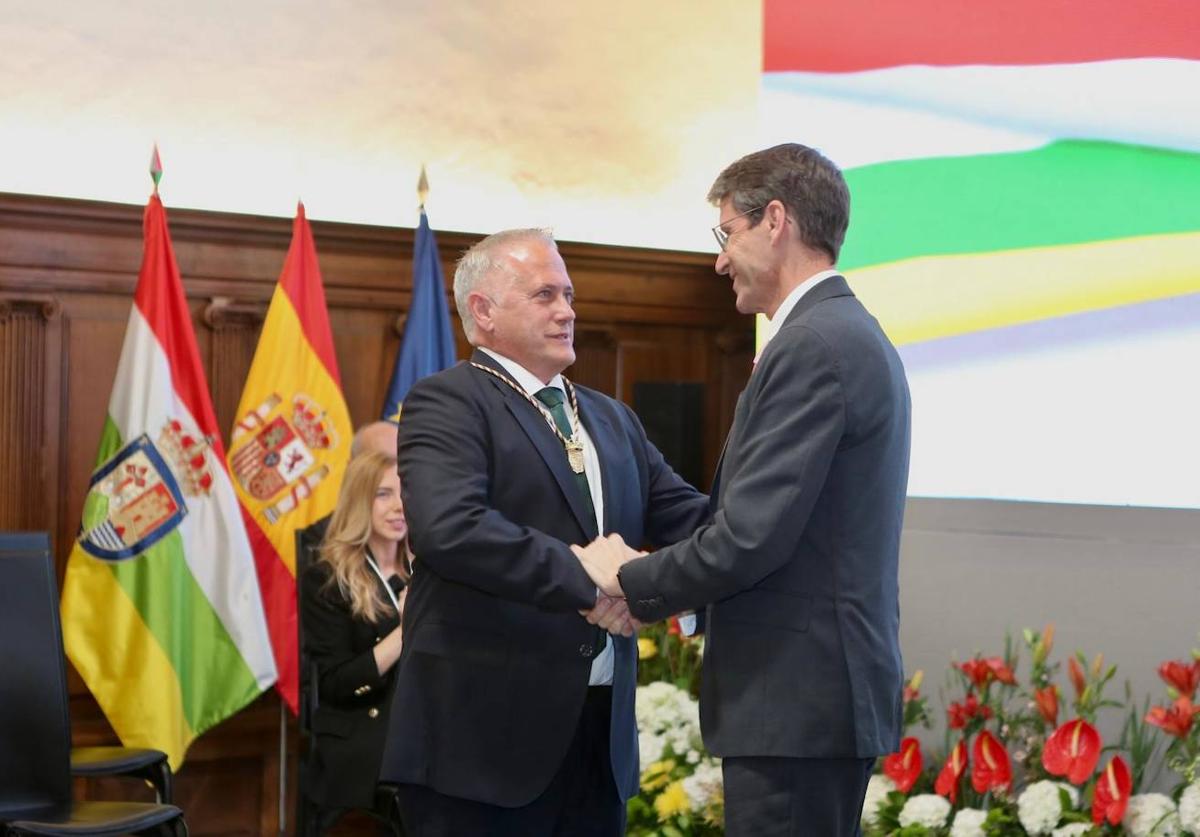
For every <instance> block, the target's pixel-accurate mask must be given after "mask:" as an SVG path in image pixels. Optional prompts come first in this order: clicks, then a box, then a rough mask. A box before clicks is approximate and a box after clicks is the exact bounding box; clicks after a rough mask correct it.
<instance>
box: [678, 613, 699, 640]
mask: <svg viewBox="0 0 1200 837" xmlns="http://www.w3.org/2000/svg"><path fill="white" fill-rule="evenodd" d="M679 633H681V634H683V635H684V636H695V635H696V614H695V613H681V614H680V615H679Z"/></svg>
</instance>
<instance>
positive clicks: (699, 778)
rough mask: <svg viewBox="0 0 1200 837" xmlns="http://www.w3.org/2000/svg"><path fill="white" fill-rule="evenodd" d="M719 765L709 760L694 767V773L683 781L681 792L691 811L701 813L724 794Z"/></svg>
mask: <svg viewBox="0 0 1200 837" xmlns="http://www.w3.org/2000/svg"><path fill="white" fill-rule="evenodd" d="M723 788H724V784H723V782H722V779H721V765H720V764H719V763H718V762H716V761H713V760H711V759H708V760H705V761H704V762H703V763H701V764H698V765H696V772H695V773H693V774H692V775H691V776H686V777H684V779H683V792H684V793H686V794H687V798H688V802H689V803H690V805H691V807H692V810H693V811H703V810H704V809H705V808H706V807H708V806H709V805H711V804H712V803H714V802H716V801H717V800H718V799H720V798H721V797H722V795H723V793H724V790H723Z"/></svg>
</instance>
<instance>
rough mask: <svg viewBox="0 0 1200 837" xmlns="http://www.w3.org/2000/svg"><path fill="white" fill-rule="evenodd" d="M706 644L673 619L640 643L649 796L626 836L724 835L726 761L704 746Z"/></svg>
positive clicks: (640, 711)
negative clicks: (701, 699) (699, 698)
mask: <svg viewBox="0 0 1200 837" xmlns="http://www.w3.org/2000/svg"><path fill="white" fill-rule="evenodd" d="M702 653H703V639H702V638H699V637H697V638H691V637H685V636H683V635H682V632H681V631H680V629H679V623H678V622H677V621H676V620H675V619H673V618H672V619H670V620H668V622H666V623H664V624H662V625H655V626H651V627H648V628H645V629H643V630H642V631H641V635H640V636H639V637H638V658H639V669H638V681H639V683H641V684H642V685H639V686H638V690H637V703H636V713H637V727H638V748H639V758H640V764H641V793H640V794H638V795H637V796H635V797H634V798H633V799H631V800H629V807H628V824H627V826H626V832H625V833H626V834H628V835H636V837H652V836H653V837H684V835H692V836H693V837H710V835H720V834H722V833H724V828H723V822H724V794H723V786H722V782H721V764H720V761H719V760H717V759H714V758H713V757H712V756H709V755H708V754H707V753H706V752H705V751H704V745H703V743H702V742H701V740H700V710H699V704H698V703H697V702H696V693H697V692H698V690H699V687H700V658H701V656H702Z"/></svg>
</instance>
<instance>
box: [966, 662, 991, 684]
mask: <svg viewBox="0 0 1200 837" xmlns="http://www.w3.org/2000/svg"><path fill="white" fill-rule="evenodd" d="M958 667H959V668H960V669H961V670H962V673H963V674H965V675H967V677H969V678H970V679H971V682H972V683H974V684H975V688H976V689H982V688H983V687H984V686H986V685H987V684H988V681H989V680H990V679H991V678H992V669H991V667H990V666H988V664H987V662H986V661H984V660H981V659H979V658H978V657H976V658H975V659H974V660H967V661H966V662H965V663H959V664H958Z"/></svg>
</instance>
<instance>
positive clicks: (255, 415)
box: [230, 393, 338, 523]
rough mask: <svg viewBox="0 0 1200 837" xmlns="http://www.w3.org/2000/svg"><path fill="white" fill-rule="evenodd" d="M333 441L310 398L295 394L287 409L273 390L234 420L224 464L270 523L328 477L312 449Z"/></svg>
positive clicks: (333, 432) (323, 447)
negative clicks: (247, 411)
mask: <svg viewBox="0 0 1200 837" xmlns="http://www.w3.org/2000/svg"><path fill="white" fill-rule="evenodd" d="M337 443H338V434H337V431H336V430H335V429H334V428H333V426H332V424H331V423H330V422H327V421H326V420H325V411H324V410H323V409H322V408H321V407H320V406H319V405H318V404H317V403H316V402H315V401H313V399H311V398H309V397H308V396H307V395H304V394H297V395H296V396H294V397H293V398H292V403H291V411H290V412H289V411H287V410H286V409H285V408H284V404H283V399H282V398H281V397H280V396H279V394H278V393H271V394H270V395H269V396H268V397H267V398H266V399H265V400H264V401H263V402H262V403H261V404H259V405H258V407H256V408H255V409H254V410H253V411H251V412H249V413H247V414H246V415H244V416H242V418H241V419H240V420H239V421H238V423H237V426H236V427H235V428H234V431H233V439H232V440H231V443H230V445H231V448H232V454H231V456H230V462H231V464H232V465H233V472H234V475H235V476H236V477H237V480H238V483H239V484H240V485H241V486H242V490H243V491H245V492H246V493H247V494H249V495H250V496H251V497H254V498H255V499H256V500H259V501H261V502H262V503H266V504H268V505H266V506H265V507H264V508H263V515H264V516H265V517H266V518H267V521H268V522H270V523H275V522H277V521H278V520H279V518H281V517H282V516H283V515H285V514H287V513H288V512H290V511H292V510H293V509H294V508H296V506H297V505H299V503H301V502H302V501H303V500H304V499H305V498H306V497H308V496H309V495H310V494H312V490H313V488H314V487H315V486H316V485H317V484H318V483H320V482H321V481H322V480H323V479H325V478H326V477H327V476H329V467H328V466H327V465H323V464H322V465H315V463H316V457H315V456H314V455H313V452H314V451H315V450H330V449H333V448H335V447H337ZM314 465H315V467H314Z"/></svg>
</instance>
